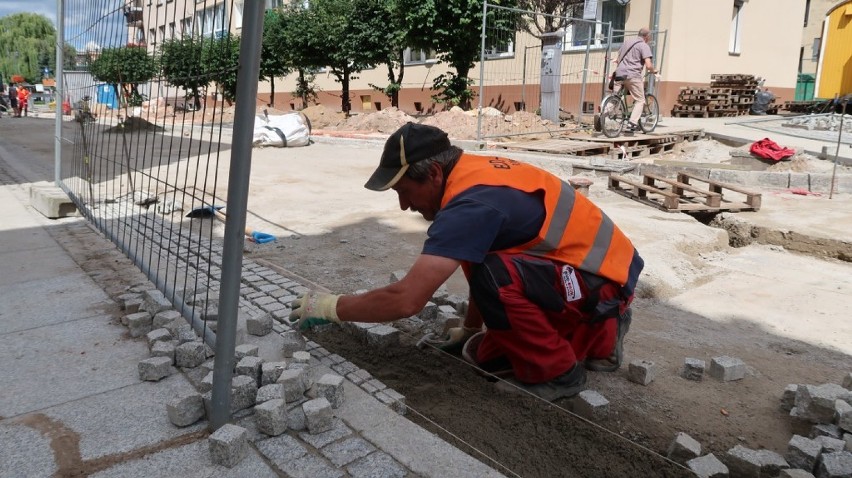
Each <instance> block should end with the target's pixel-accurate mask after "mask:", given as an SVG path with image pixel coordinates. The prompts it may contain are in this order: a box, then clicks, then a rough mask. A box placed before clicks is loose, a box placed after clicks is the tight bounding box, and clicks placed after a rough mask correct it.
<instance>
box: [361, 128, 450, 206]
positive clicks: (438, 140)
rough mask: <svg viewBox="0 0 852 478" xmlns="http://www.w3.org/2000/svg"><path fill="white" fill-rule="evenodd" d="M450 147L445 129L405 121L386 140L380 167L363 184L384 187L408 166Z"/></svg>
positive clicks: (399, 175)
mask: <svg viewBox="0 0 852 478" xmlns="http://www.w3.org/2000/svg"><path fill="white" fill-rule="evenodd" d="M448 149H450V139H449V138H448V137H447V133H445V132H444V131H442V130H441V129H439V128H436V127H434V126H428V125H424V124H419V123H411V122H408V123H405V124H404V125H403V126H402V127H401V128H399V129H398V130H396V131H395V132H394V133H393V134H392V135H390V137H389V138H388V140H387V141H386V142H385V150H384V152H382V159H380V160H379V167H378V168H376V171H375V172H373V175H372V176H370V179H369V180H368V181H367V184H365V185H364V187H365V188H367V189H371V190H373V191H385V190H388V189H390V188H392V187H393V185H394V184H396V182H397V181H399V178H401V177H402V175H403V174H405V171H406V170H407V169H408V166H409V165H411V164H412V163H416V162H417V161H423V160H424V159H428V158H431V157H433V156H435V155H437V154H440V153H443V152H444V151H446V150H448Z"/></svg>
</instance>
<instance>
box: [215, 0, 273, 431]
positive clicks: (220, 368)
mask: <svg viewBox="0 0 852 478" xmlns="http://www.w3.org/2000/svg"><path fill="white" fill-rule="evenodd" d="M243 8H244V11H243V25H242V36H241V40H240V64H239V70H238V72H237V85H239V91H238V92H237V105H236V109H235V112H234V130H233V131H234V133H233V138H234V139H233V142H232V144H231V151H232V153H231V166H230V172H229V174H228V219H227V221H226V222H225V239H224V245H223V251H222V286H221V289H220V292H219V321H218V323H217V325H216V335H217V340H216V358H215V360H214V362H213V398H212V401H211V402H212V406H211V413H210V429H211V430H217V429H219V428H220V427H222V426H223V425H225V424H226V423H227V422H228V420H230V418H231V377H232V374H233V370H234V347H235V346H236V335H237V313H238V309H239V297H240V277H241V275H242V268H243V243H244V241H245V227H246V207H247V204H248V191H249V179H250V175H251V152H252V140H253V135H254V118H255V113H256V110H257V101H256V98H257V78H258V72H259V70H260V46H261V38H262V35H263V14H264V2H245V6H244V7H243Z"/></svg>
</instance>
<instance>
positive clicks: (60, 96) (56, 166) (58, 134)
mask: <svg viewBox="0 0 852 478" xmlns="http://www.w3.org/2000/svg"><path fill="white" fill-rule="evenodd" d="M64 47H65V2H64V1H63V0H56V66H55V67H54V68H55V71H56V75H55V81H56V86H55V89H56V95H55V97H54V98H55V99H54V100H53V103H54V104H55V105H56V106H55V107H54V112H55V113H56V124H55V128H54V136H55V137H54V138H53V182H54V184H56V185H57V186H59V183H60V181H61V176H62V115H63V114H65V112H64V111H62V105H63V104H65V82H64V81H63V79H62V77H63V76H64V75H65V70H64V68H63V63H64V62H65V52H64Z"/></svg>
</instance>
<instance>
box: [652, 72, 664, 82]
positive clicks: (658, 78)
mask: <svg viewBox="0 0 852 478" xmlns="http://www.w3.org/2000/svg"><path fill="white" fill-rule="evenodd" d="M662 79H663V75H661V74H659V73H656V72H655V73H654V80H656V81H660V80H662Z"/></svg>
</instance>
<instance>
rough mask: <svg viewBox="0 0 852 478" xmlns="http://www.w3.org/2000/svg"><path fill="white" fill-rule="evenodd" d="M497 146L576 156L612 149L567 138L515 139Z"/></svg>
mask: <svg viewBox="0 0 852 478" xmlns="http://www.w3.org/2000/svg"><path fill="white" fill-rule="evenodd" d="M495 146H497V147H499V148H503V149H515V150H523V151H538V152H542V153H553V154H571V155H575V156H595V155H605V154H607V153H608V152H609V149H610V147H609V145H607V144H599V143H591V142H588V141H571V140H565V139H550V140H541V141H515V142H509V143H497V144H495Z"/></svg>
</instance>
